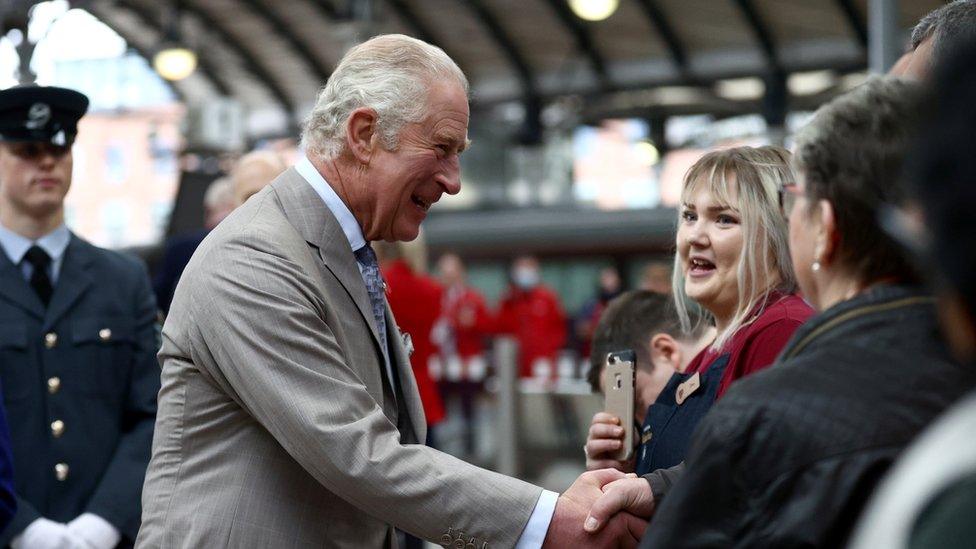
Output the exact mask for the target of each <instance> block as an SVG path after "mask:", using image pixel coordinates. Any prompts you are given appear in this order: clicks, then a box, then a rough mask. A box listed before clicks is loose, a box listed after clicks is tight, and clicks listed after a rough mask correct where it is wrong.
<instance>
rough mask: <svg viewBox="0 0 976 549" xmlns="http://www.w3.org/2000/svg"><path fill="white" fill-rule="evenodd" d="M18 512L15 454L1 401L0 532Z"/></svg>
mask: <svg viewBox="0 0 976 549" xmlns="http://www.w3.org/2000/svg"><path fill="white" fill-rule="evenodd" d="M15 512H17V496H16V494H15V493H14V456H13V453H12V449H11V448H10V429H9V428H8V427H7V414H6V412H4V408H3V403H2V402H0V533H3V531H4V529H5V528H6V527H7V525H8V524H10V521H11V520H13V518H14V513H15Z"/></svg>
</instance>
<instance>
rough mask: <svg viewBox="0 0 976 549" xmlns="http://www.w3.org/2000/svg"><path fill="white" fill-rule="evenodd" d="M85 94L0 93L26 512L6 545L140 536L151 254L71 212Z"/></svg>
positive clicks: (151, 352)
mask: <svg viewBox="0 0 976 549" xmlns="http://www.w3.org/2000/svg"><path fill="white" fill-rule="evenodd" d="M87 107H88V99H87V98H86V97H85V96H84V95H82V94H80V93H78V92H75V91H72V90H67V89H63V88H46V87H36V86H29V87H19V88H11V89H7V90H3V91H0V379H2V384H3V400H4V403H5V404H6V411H7V414H8V418H9V420H10V428H11V429H10V435H11V440H12V445H13V458H14V471H15V473H16V478H15V487H16V493H17V513H16V515H15V516H14V519H13V522H12V523H11V524H10V526H9V527H8V528H7V530H6V531H5V532H4V533H3V534H2V535H0V547H4V546H7V544H10V545H11V546H12V547H14V549H18V548H29V549H45V548H62V547H86V548H95V549H110V548H112V547H116V546H118V545H122V546H127V545H128V546H131V544H132V542H133V540H134V539H135V535H136V533H137V531H138V530H139V522H140V500H141V492H142V481H143V478H144V476H145V471H146V466H147V464H148V462H149V453H150V445H151V441H152V432H153V424H154V420H155V412H156V393H157V392H158V391H159V367H158V366H157V363H156V356H155V355H156V350H157V348H158V343H157V339H158V337H157V333H158V332H157V325H156V315H157V312H156V302H155V299H154V298H153V293H152V289H151V287H150V283H149V278H148V275H147V273H146V269H145V267H144V265H143V264H142V263H141V262H140V261H139V260H137V259H135V258H132V257H129V256H127V255H123V254H120V253H116V252H112V251H108V250H103V249H100V248H96V247H95V246H93V245H91V244H89V243H88V242H86V241H84V240H82V239H81V238H79V237H77V236H75V235H74V234H73V233H71V231H69V230H68V228H67V227H66V226H65V224H64V196H65V194H66V193H67V192H68V189H69V188H70V186H71V166H72V154H71V144H72V142H73V141H74V138H75V135H76V132H77V122H78V119H79V118H81V116H82V115H83V114H84V113H85V111H86V110H87Z"/></svg>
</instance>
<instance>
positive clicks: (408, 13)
mask: <svg viewBox="0 0 976 549" xmlns="http://www.w3.org/2000/svg"><path fill="white" fill-rule="evenodd" d="M386 3H387V4H389V5H390V7H391V8H393V11H395V12H396V13H397V15H398V16H400V19H403V22H404V23H406V24H407V26H408V27H410V30H411V32H413V35H414V37H416V38H419V39H421V40H423V41H424V42H427V43H429V44H433V45H435V46H437V47H438V48H440V49H442V50H443V49H444V46H442V45H441V44H440V43H439V42H438V41H437V40H436V39H434V35H433V33H432V32H431V31H430V27H428V26H427V25H426V24H425V23H424V22H423V21H422V20H421V19H420V17H418V16H417V12H415V11H414V10H413V8H412V7H410V5H409V4H407V2H406V1H405V0H386ZM445 51H446V50H445Z"/></svg>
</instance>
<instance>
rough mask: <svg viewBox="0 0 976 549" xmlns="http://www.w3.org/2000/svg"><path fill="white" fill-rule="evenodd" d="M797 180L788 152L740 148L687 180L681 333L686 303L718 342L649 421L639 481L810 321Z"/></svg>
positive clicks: (678, 282)
mask: <svg viewBox="0 0 976 549" xmlns="http://www.w3.org/2000/svg"><path fill="white" fill-rule="evenodd" d="M793 180H794V178H793V175H792V170H791V169H790V166H789V152H787V151H786V150H785V149H781V148H778V147H758V148H754V147H736V148H732V149H725V150H720V151H715V152H712V153H709V154H707V155H705V156H704V157H702V158H701V160H699V161H698V162H696V163H695V165H693V166H692V167H691V169H690V170H689V171H688V173H687V175H686V176H685V181H684V187H683V189H682V193H681V206H680V208H679V214H678V215H679V216H678V230H677V237H676V239H675V245H676V248H677V252H676V254H675V267H674V277H673V287H674V295H675V304H676V306H677V309H678V314H679V316H680V318H681V320H682V324H683V327H684V328H685V330H686V331H687V330H688V329H690V327H691V326H690V324H691V321H690V318H689V316H690V315H689V312H688V310H687V302H688V300H691V301H694V302H695V303H697V304H698V305H699V306H700V307H701V308H702V309H703V310H704V311H705V312H706V313H707V314H706V315H705V317H706V321H707V320H711V322H713V323H714V325H715V330H716V336H715V340H714V341H713V342H712V343H711V345H709V346H708V347H707V348H706V349H705V350H704V351H702V352H701V353H699V354H698V355H697V356H696V357H695V358H694V359H692V361H691V363H689V364H688V367H687V368H686V370H685V372H684V373H682V374H676V375H675V376H674V377H672V378H671V380H670V382H669V383H668V386H667V387H665V389H664V391H662V392H661V395H660V396H659V397H658V399H657V401H656V402H655V403H654V404H653V405H651V407H650V408H649V409H648V411H647V416H646V418H645V420H644V424H643V426H642V427H641V437H640V438H641V440H643V441H646V442H645V443H644V444H642V446H641V448H640V452H639V453H638V456H637V467H636V472H637V474H639V475H644V474H647V473H650V472H652V471H655V470H658V469H664V468H668V467H672V466H674V465H677V464H678V463H680V462H681V461H683V460H684V456H685V453H686V451H687V449H688V442H689V440H690V438H691V434H692V433H693V432H694V430H695V427H696V426H697V425H698V422H699V421H701V418H702V417H704V415H705V414H706V413H707V412H708V410H709V408H711V406H712V403H714V402H715V400H716V399H718V398H720V397H721V396H722V394H723V393H724V392H725V390H726V389H728V387H729V385H731V384H732V383H733V382H734V381H736V380H737V379H739V378H741V377H743V376H746V375H748V374H750V373H752V372H755V371H758V370H760V369H762V368H765V367H766V366H769V365H770V364H772V363H773V361H774V360H775V359H776V355H777V354H779V351H780V349H782V348H783V346H784V345H785V344H786V342H787V340H789V338H790V336H792V335H793V332H794V331H795V330H796V329H797V328H798V327H799V326H800V325H801V324H802V323H803V322H804V321H805V320H806V319H807V318H809V317H810V315H811V314H812V312H813V311H812V310H811V309H810V307H809V306H808V305H807V304H806V303H805V302H804V301H803V300H802V299H801V298H799V297H798V296H797V295H796V294H795V293H794V292H795V290H796V277H795V275H794V274H793V268H792V266H791V264H790V255H789V246H788V244H787V242H788V234H787V233H788V230H787V225H786V218H785V216H784V215H783V211H782V208H781V206H780V188H782V186H783V185H784V184H787V183H792V182H793Z"/></svg>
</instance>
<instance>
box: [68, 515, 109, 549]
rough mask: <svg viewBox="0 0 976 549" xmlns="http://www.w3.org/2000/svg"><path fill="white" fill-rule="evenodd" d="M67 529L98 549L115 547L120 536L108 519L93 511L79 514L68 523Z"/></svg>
mask: <svg viewBox="0 0 976 549" xmlns="http://www.w3.org/2000/svg"><path fill="white" fill-rule="evenodd" d="M68 531H69V532H71V533H72V534H74V535H76V536H78V537H80V538H81V539H83V540H85V541H87V542H88V543H89V544H90V545H91V546H92V547H98V548H100V549H102V548H105V549H111V548H112V547H115V546H116V545H118V543H119V539H120V538H121V534H120V533H119V531H118V530H117V529H116V528H115V527H114V526H112V524H111V523H110V522H109V521H107V520H105V519H103V518H102V517H100V516H98V515H96V514H94V513H82V514H81V515H79V516H78V517H77V518H76V519H75V520H73V521H71V522H70V523H68Z"/></svg>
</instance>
